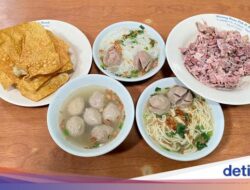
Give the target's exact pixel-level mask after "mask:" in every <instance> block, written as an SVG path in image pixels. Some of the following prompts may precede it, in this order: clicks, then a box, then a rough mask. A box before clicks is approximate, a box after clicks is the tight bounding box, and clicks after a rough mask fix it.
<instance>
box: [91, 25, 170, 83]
mask: <svg viewBox="0 0 250 190" xmlns="http://www.w3.org/2000/svg"><path fill="white" fill-rule="evenodd" d="M140 25H142V26H144V27H145V30H146V31H147V33H148V35H149V36H151V37H152V38H153V39H154V40H156V41H157V42H158V44H159V51H160V52H159V61H158V65H157V67H155V68H154V69H152V70H151V71H149V72H148V73H146V74H145V75H143V76H141V77H136V78H125V77H119V76H116V75H114V74H113V73H112V72H109V71H108V70H104V69H103V68H102V67H101V66H100V65H101V63H102V61H101V60H100V56H99V47H100V43H101V41H102V39H103V38H105V37H106V35H107V34H108V33H109V32H111V31H114V30H116V29H119V28H129V29H131V30H133V29H138V28H139V26H140ZM93 57H94V61H95V64H96V66H97V67H98V68H99V69H100V70H101V71H102V72H103V73H104V74H106V75H108V76H110V77H112V78H115V79H116V80H119V81H124V82H136V81H142V80H145V79H148V78H150V77H152V76H153V75H155V74H156V73H157V72H158V71H159V70H160V69H161V68H162V66H163V65H164V62H165V59H166V58H165V43H164V41H163V39H162V37H161V36H160V34H159V33H158V32H157V31H156V30H155V29H153V28H152V27H150V26H148V25H146V24H144V23H140V22H134V21H125V22H118V23H115V24H112V25H110V26H108V27H107V28H105V29H103V30H102V31H101V32H100V33H99V34H98V36H97V37H96V39H95V42H94V44H93Z"/></svg>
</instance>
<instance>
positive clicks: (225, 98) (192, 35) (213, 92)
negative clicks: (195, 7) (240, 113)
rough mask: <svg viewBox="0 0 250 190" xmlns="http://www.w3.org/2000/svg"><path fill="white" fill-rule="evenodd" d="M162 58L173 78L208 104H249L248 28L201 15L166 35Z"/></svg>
mask: <svg viewBox="0 0 250 190" xmlns="http://www.w3.org/2000/svg"><path fill="white" fill-rule="evenodd" d="M166 56H167V60H168V63H169V65H170V68H171V69H172V71H173V72H174V74H175V75H176V76H177V78H179V80H181V81H182V82H183V83H184V84H185V85H186V86H188V87H189V88H190V89H191V90H193V91H195V92H196V93H198V94H200V95H201V96H203V97H205V98H208V99H210V100H213V101H216V102H219V103H224V104H231V105H242V104H249V103H250V24H248V23H247V22H245V21H242V20H240V19H237V18H234V17H231V16H226V15H220V14H202V15H196V16H192V17H190V18H187V19H185V20H183V21H181V22H180V23H179V24H177V25H176V26H175V27H174V28H173V29H172V31H171V32H170V34H169V36H168V39H167V42H166Z"/></svg>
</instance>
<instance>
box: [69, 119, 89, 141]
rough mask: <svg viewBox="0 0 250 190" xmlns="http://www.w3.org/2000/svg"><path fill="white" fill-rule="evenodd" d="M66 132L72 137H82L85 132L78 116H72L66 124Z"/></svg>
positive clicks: (82, 122) (81, 120)
mask: <svg viewBox="0 0 250 190" xmlns="http://www.w3.org/2000/svg"><path fill="white" fill-rule="evenodd" d="M66 130H67V131H68V132H69V135H70V136H72V137H77V136H80V135H82V134H83V133H84V131H85V124H84V121H83V119H82V118H81V117H79V116H72V117H71V118H69V119H68V121H67V123H66Z"/></svg>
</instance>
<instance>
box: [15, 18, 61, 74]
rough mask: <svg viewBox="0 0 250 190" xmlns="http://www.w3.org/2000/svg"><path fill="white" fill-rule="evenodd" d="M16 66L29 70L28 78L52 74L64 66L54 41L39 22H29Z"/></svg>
mask: <svg viewBox="0 0 250 190" xmlns="http://www.w3.org/2000/svg"><path fill="white" fill-rule="evenodd" d="M16 66H17V67H18V68H21V69H24V70H25V71H27V73H28V78H32V77H35V76H37V75H46V74H51V73H54V72H56V71H58V70H60V69H61V68H62V67H63V63H62V62H61V61H60V60H59V55H58V53H57V52H56V50H55V46H54V43H53V42H52V40H51V39H50V37H49V36H48V34H47V32H46V30H45V29H44V28H43V27H42V25H40V24H39V23H36V22H30V23H27V25H26V32H25V37H24V40H23V47H22V53H21V56H20V61H19V62H18V63H17V64H16Z"/></svg>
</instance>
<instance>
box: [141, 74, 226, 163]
mask: <svg viewBox="0 0 250 190" xmlns="http://www.w3.org/2000/svg"><path fill="white" fill-rule="evenodd" d="M136 122H137V126H138V128H139V131H140V133H141V135H142V137H143V138H144V140H145V141H146V142H147V144H148V145H149V146H150V147H151V148H152V149H154V150H155V151H156V152H158V153H159V154H161V155H163V156H165V157H167V158H170V159H173V160H179V161H191V160H197V159H200V158H202V157H205V156H207V155H208V154H210V153H211V152H212V151H213V150H214V149H215V148H216V147H217V146H218V145H219V143H220V141H221V139H222V136H223V132H224V115H223V111H222V109H221V106H220V104H218V103H216V102H213V101H210V100H207V99H204V98H203V97H201V96H199V95H198V94H195V93H194V92H192V91H190V90H189V89H187V88H186V87H185V86H184V85H183V84H182V83H181V82H180V81H179V80H178V79H177V78H174V77H173V78H165V79H161V80H158V81H156V82H154V83H152V84H151V85H149V86H148V87H147V88H146V89H145V90H144V91H143V93H142V94H141V96H140V98H139V100H138V103H137V107H136Z"/></svg>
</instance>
